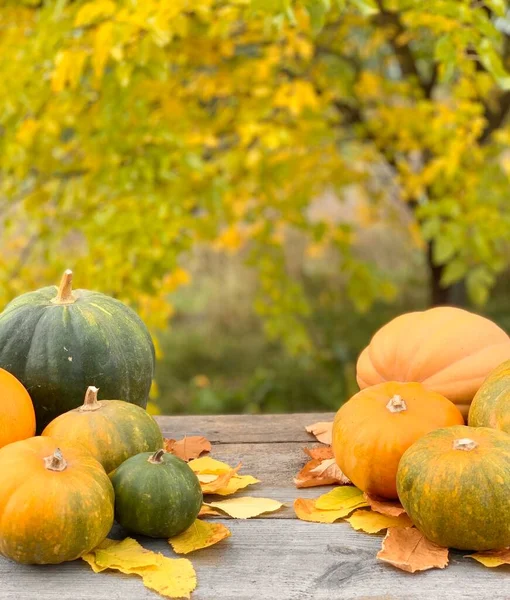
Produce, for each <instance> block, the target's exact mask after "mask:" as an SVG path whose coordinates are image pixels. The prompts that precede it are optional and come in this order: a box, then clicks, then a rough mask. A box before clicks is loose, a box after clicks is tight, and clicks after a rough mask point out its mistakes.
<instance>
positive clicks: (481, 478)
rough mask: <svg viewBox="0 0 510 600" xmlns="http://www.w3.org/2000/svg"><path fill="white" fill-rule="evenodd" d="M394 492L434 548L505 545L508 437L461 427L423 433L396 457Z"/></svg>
mask: <svg viewBox="0 0 510 600" xmlns="http://www.w3.org/2000/svg"><path fill="white" fill-rule="evenodd" d="M397 492H398V497H399V498H400V502H402V505H403V507H404V508H405V509H406V511H407V513H408V515H409V516H410V517H411V519H412V521H413V523H414V524H415V525H416V527H417V528H418V529H419V530H420V531H421V532H422V533H423V534H424V535H425V536H426V537H427V538H428V539H429V540H431V541H433V542H435V543H436V544H439V545H440V546H444V547H449V548H458V549H459V550H479V551H482V550H495V549H500V548H505V547H507V546H510V435H508V434H507V433H504V432H502V431H497V430H496V429H489V428H488V427H477V428H475V427H466V426H464V425H457V426H455V427H447V428H444V429H436V430H435V431H432V432H431V433H428V434H427V435H425V436H423V437H422V438H420V439H419V440H418V441H417V442H415V443H414V444H413V445H412V446H411V447H410V448H408V450H406V452H405V453H404V455H403V456H402V458H401V460H400V464H399V467H398V472H397Z"/></svg>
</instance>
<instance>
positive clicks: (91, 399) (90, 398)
mask: <svg viewBox="0 0 510 600" xmlns="http://www.w3.org/2000/svg"><path fill="white" fill-rule="evenodd" d="M97 392H99V388H97V387H94V386H93V385H89V387H88V388H87V391H86V392H85V400H84V402H83V405H82V406H80V408H79V410H80V412H85V411H87V412H88V411H92V410H99V409H100V408H101V406H102V404H101V402H99V401H98V399H97Z"/></svg>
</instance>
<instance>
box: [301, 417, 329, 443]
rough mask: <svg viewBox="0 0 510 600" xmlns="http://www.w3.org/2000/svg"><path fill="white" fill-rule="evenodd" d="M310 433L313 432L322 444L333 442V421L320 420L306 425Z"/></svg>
mask: <svg viewBox="0 0 510 600" xmlns="http://www.w3.org/2000/svg"><path fill="white" fill-rule="evenodd" d="M305 429H306V431H307V432H308V433H312V434H313V435H314V436H315V437H316V438H317V440H318V441H319V442H321V443H322V444H331V442H332V433H333V421H327V422H326V421H320V422H319V423H313V424H312V425H308V426H307V427H305Z"/></svg>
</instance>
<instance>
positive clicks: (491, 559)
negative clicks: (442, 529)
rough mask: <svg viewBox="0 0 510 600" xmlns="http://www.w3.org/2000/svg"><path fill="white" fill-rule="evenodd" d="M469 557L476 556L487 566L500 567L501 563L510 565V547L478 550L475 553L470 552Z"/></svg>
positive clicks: (475, 557)
mask: <svg viewBox="0 0 510 600" xmlns="http://www.w3.org/2000/svg"><path fill="white" fill-rule="evenodd" d="M467 558H474V559H475V560H477V561H478V562H479V563H482V565H484V566H485V567H490V568H493V567H500V566H501V565H510V548H503V549H502V550H486V551H485V552H476V553H475V554H468V555H467Z"/></svg>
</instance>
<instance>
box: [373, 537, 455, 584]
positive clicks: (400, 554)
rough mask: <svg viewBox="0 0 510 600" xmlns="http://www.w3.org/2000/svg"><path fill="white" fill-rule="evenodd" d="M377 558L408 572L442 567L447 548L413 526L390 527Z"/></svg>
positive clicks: (445, 561)
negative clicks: (432, 540)
mask: <svg viewBox="0 0 510 600" xmlns="http://www.w3.org/2000/svg"><path fill="white" fill-rule="evenodd" d="M377 558H378V559H379V560H382V561H384V562H387V563H389V564H390V565H393V566H394V567H397V568H398V569H402V571H407V572H409V573H414V572H415V571H425V570H427V569H434V568H438V569H444V568H445V567H446V565H447V564H448V548H442V547H441V546H438V545H437V544H434V542H431V541H430V540H428V539H427V538H426V537H425V536H424V535H423V534H422V533H421V532H420V531H418V529H416V528H415V527H405V528H399V527H390V528H389V529H388V532H387V533H386V536H385V538H384V539H383V542H382V548H381V550H379V552H378V554H377Z"/></svg>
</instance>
